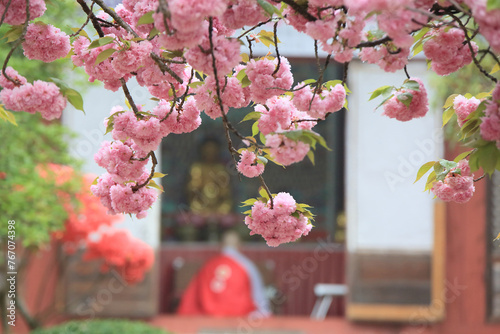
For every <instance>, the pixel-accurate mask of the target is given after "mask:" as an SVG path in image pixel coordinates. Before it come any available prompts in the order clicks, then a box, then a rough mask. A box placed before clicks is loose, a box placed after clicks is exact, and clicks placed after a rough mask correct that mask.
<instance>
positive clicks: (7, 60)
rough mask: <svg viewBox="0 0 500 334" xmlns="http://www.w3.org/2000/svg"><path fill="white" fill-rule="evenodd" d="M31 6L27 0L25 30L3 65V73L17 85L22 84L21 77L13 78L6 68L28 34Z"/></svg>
mask: <svg viewBox="0 0 500 334" xmlns="http://www.w3.org/2000/svg"><path fill="white" fill-rule="evenodd" d="M29 7H30V0H26V20H25V21H24V24H23V31H22V32H21V36H19V38H18V39H17V40H16V41H15V42H14V45H12V47H11V49H10V51H9V53H8V54H7V57H5V60H4V62H3V66H2V74H3V76H4V77H5V79H7V80H9V81H10V82H12V83H13V84H14V85H16V86H20V85H21V82H20V81H19V79H13V78H11V77H10V76H9V75H8V74H7V72H6V70H7V64H8V63H9V60H10V57H12V54H13V53H14V51H15V50H16V49H17V48H18V47H19V45H21V43H22V42H23V41H24V36H26V32H27V31H28V24H29V22H30V8H29Z"/></svg>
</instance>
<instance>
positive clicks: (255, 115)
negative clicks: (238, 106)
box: [240, 111, 262, 136]
mask: <svg viewBox="0 0 500 334" xmlns="http://www.w3.org/2000/svg"><path fill="white" fill-rule="evenodd" d="M260 116H262V113H260V112H258V111H251V112H249V113H248V114H246V115H245V117H243V119H242V120H241V122H240V123H243V122H246V121H250V120H255V121H257V120H259V119H260ZM254 136H255V135H254Z"/></svg>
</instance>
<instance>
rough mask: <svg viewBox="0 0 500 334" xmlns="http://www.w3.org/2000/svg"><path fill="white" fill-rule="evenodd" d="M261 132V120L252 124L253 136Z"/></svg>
mask: <svg viewBox="0 0 500 334" xmlns="http://www.w3.org/2000/svg"><path fill="white" fill-rule="evenodd" d="M258 133H259V122H258V121H257V122H255V123H253V125H252V137H255V136H256V135H257V134H258Z"/></svg>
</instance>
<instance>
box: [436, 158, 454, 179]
mask: <svg viewBox="0 0 500 334" xmlns="http://www.w3.org/2000/svg"><path fill="white" fill-rule="evenodd" d="M457 165H458V164H457V163H456V162H455V161H448V160H445V159H441V160H439V162H436V163H435V164H434V172H435V173H436V179H437V180H438V181H443V180H444V179H445V177H446V175H448V173H449V172H450V170H452V169H453V168H455V167H457Z"/></svg>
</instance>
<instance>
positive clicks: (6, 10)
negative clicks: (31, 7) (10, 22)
mask: <svg viewBox="0 0 500 334" xmlns="http://www.w3.org/2000/svg"><path fill="white" fill-rule="evenodd" d="M11 3H12V0H9V1H8V2H7V4H6V5H5V10H4V12H3V14H2V19H0V27H1V26H2V24H3V21H4V20H5V17H6V16H7V12H8V11H9V7H10V4H11Z"/></svg>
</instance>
